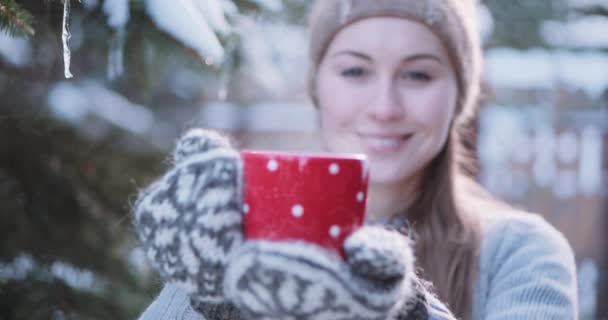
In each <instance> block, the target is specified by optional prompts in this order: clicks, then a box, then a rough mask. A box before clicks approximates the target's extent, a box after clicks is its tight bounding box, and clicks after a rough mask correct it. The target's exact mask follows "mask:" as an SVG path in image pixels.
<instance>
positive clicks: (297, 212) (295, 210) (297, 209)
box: [291, 204, 304, 218]
mask: <svg viewBox="0 0 608 320" xmlns="http://www.w3.org/2000/svg"><path fill="white" fill-rule="evenodd" d="M291 214H292V215H293V216H294V217H296V218H299V217H301V216H303V215H304V208H303V207H302V206H301V205H299V204H296V205H295V206H293V207H291Z"/></svg>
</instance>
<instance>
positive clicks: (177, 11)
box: [146, 0, 224, 64]
mask: <svg viewBox="0 0 608 320" xmlns="http://www.w3.org/2000/svg"><path fill="white" fill-rule="evenodd" d="M194 1H195V0H173V1H167V0H146V12H147V14H148V15H149V16H150V18H151V19H152V21H154V23H155V24H156V26H157V27H158V28H159V29H161V30H162V31H164V32H167V33H168V34H169V35H171V36H173V37H174V38H175V39H177V40H178V41H181V42H182V43H184V44H185V45H186V46H188V47H190V48H192V49H193V50H194V51H195V52H196V53H197V54H198V55H199V56H200V57H201V59H202V60H203V61H205V62H206V63H208V64H216V63H220V62H221V61H222V59H223V56H224V48H223V47H222V44H221V43H220V41H219V39H218V38H217V36H216V35H215V33H214V32H213V30H212V28H211V27H210V26H209V24H208V23H207V19H206V18H205V16H204V15H203V14H202V13H201V11H200V10H199V9H198V8H197V6H196V5H195V4H194Z"/></svg>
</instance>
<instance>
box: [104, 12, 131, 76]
mask: <svg viewBox="0 0 608 320" xmlns="http://www.w3.org/2000/svg"><path fill="white" fill-rule="evenodd" d="M103 11H104V12H105V14H106V16H107V17H108V25H109V26H110V27H111V28H112V29H114V34H113V35H112V40H111V42H110V46H109V49H108V79H109V80H114V79H115V78H116V77H118V76H120V75H121V74H122V73H123V71H124V64H123V57H124V47H125V39H126V30H125V28H126V25H127V23H128V22H129V19H130V10H129V0H105V2H104V3H103Z"/></svg>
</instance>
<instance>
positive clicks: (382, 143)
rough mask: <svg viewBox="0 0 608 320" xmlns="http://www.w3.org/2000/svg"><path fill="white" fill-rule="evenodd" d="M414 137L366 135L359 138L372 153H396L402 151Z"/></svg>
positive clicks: (405, 135)
mask: <svg viewBox="0 0 608 320" xmlns="http://www.w3.org/2000/svg"><path fill="white" fill-rule="evenodd" d="M412 136H413V134H412V133H409V134H403V135H364V134H360V135H359V138H361V140H362V141H363V143H364V144H365V145H366V146H367V148H368V149H369V151H372V152H383V153H386V152H395V151H398V150H400V149H401V148H402V147H404V146H405V144H406V143H407V142H408V141H409V140H410V138H411V137H412Z"/></svg>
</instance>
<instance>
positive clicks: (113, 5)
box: [103, 0, 130, 30]
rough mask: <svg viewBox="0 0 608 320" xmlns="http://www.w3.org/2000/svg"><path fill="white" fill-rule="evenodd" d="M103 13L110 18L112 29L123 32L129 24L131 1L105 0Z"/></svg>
mask: <svg viewBox="0 0 608 320" xmlns="http://www.w3.org/2000/svg"><path fill="white" fill-rule="evenodd" d="M103 12H104V13H105V14H106V16H107V17H108V25H109V26H110V27H112V28H113V29H114V30H122V29H124V28H125V26H126V25H127V23H128V22H129V15H130V13H129V0H105V2H104V3H103Z"/></svg>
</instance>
